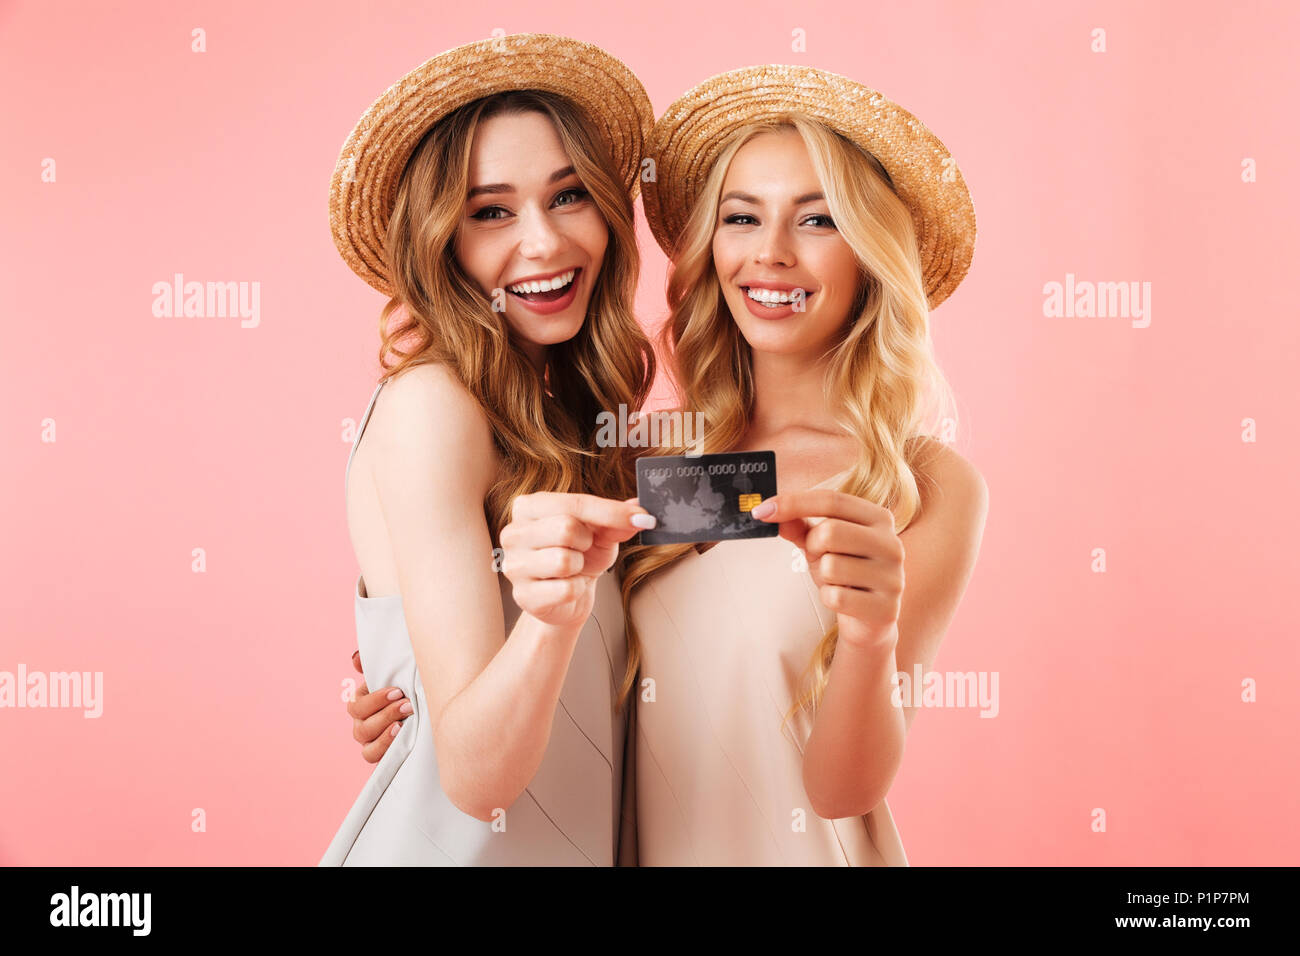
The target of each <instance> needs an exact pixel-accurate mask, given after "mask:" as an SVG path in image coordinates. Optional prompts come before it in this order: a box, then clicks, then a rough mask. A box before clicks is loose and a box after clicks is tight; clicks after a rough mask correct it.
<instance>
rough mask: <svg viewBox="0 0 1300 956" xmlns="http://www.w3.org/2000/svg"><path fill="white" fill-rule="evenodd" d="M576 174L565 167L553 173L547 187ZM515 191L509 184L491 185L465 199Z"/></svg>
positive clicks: (471, 193) (478, 189)
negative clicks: (484, 194)
mask: <svg viewBox="0 0 1300 956" xmlns="http://www.w3.org/2000/svg"><path fill="white" fill-rule="evenodd" d="M576 172H577V170H575V169H574V168H573V167H572V166H565V167H564V168H563V169H557V170H556V171H555V172H553V173H551V176H550V178H549V179H547V180H546V185H548V186H549V185H550V184H551V183H558V182H559V181H560V180H561V179H568V178H569V177H570V176H572V175H574V174H575V173H576ZM514 191H515V187H514V186H511V185H510V184H509V183H489V184H488V185H486V186H475V187H474V188H473V189H471V190H470V191H469V195H467V196H466V197H465V198H466V199H467V200H469V199H473V198H474V197H475V196H478V195H481V194H483V193H493V194H495V193H512V192H514Z"/></svg>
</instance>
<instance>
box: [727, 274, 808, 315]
mask: <svg viewBox="0 0 1300 956" xmlns="http://www.w3.org/2000/svg"><path fill="white" fill-rule="evenodd" d="M801 288H803V286H798V285H791V284H790V283H788V282H753V283H747V284H745V285H742V286H741V287H740V294H741V295H742V296H744V298H745V307H746V308H747V309H749V311H750V313H751V314H753V315H755V316H757V317H758V318H760V319H786V318H789V317H790V316H792V315H794V314H795V313H794V303H793V302H791V303H789V304H788V305H782V306H778V307H776V308H771V307H769V306H766V305H763V304H761V303H759V302H755V301H754V300H753V299H751V298H750V297H749V293H748V291H747V290H748V289H768V290H770V291H773V292H793V291H794V290H795V289H801ZM813 295H814V293H812V292H805V293H804V305H805V308H806V306H807V303H808V300H809V299H810V298H811V297H812V296H813Z"/></svg>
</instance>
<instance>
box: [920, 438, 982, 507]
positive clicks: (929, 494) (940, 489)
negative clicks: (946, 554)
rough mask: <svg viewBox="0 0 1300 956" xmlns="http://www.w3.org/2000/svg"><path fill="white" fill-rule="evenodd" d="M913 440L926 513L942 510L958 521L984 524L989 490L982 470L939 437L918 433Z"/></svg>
mask: <svg viewBox="0 0 1300 956" xmlns="http://www.w3.org/2000/svg"><path fill="white" fill-rule="evenodd" d="M912 441H913V442H914V443H915V445H916V452H915V454H916V457H915V459H914V472H915V474H916V479H917V481H916V484H917V489H918V490H919V491H920V493H921V513H922V515H925V514H927V513H939V512H942V513H944V514H946V515H951V516H952V517H953V518H954V519H955V520H965V521H970V522H975V523H978V524H982V523H983V520H984V516H985V514H986V513H987V512H988V499H989V489H988V484H987V483H986V482H985V481H984V476H983V475H981V474H980V472H979V469H978V468H976V467H975V466H974V465H973V464H972V463H971V462H970V461H969V460H967V459H966V458H965V457H964V456H963V455H962V454H961V453H959V452H958V451H957V450H956V449H954V448H952V447H951V446H949V445H946V444H944V443H943V442H941V441H938V440H937V439H934V438H930V437H928V436H918V437H917V438H914V439H913V440H912Z"/></svg>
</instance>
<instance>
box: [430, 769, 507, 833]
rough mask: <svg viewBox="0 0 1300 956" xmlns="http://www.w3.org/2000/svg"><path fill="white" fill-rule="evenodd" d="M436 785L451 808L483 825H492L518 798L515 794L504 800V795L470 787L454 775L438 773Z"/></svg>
mask: <svg viewBox="0 0 1300 956" xmlns="http://www.w3.org/2000/svg"><path fill="white" fill-rule="evenodd" d="M438 784H439V786H440V787H441V788H442V792H443V793H444V794H445V795H446V797H447V799H448V800H450V801H451V804H452V806H454V807H455V808H456V809H457V810H459V811H460V812H461V813H464V814H468V815H469V816H471V817H473V818H474V819H475V820H481V821H483V822H484V823H494V822H496V821H497V820H499V819H501V818H502V817H504V816H505V812H506V810H508V809H509V808H510V805H511V804H513V803H514V802H515V799H517V798H518V796H519V795H518V794H515V795H514V796H513V797H510V798H509V799H505V798H504V794H501V795H497V794H493V793H491V792H485V791H484V790H483V788H482V787H470V786H468V785H467V784H466V783H465V782H464V781H463V779H462V778H460V777H458V776H457V775H456V774H448V773H442V772H440V773H439V774H438Z"/></svg>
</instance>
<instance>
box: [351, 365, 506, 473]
mask: <svg viewBox="0 0 1300 956" xmlns="http://www.w3.org/2000/svg"><path fill="white" fill-rule="evenodd" d="M369 428H373V429H374V430H375V432H376V433H377V434H376V436H375V437H376V438H377V439H378V441H377V442H376V444H377V446H378V447H377V449H376V450H377V451H378V452H379V457H380V458H381V459H383V458H388V459H390V464H393V465H397V466H398V467H402V466H403V465H405V466H406V467H410V468H423V467H426V466H427V465H428V464H429V463H430V462H436V463H437V464H438V466H440V467H439V470H441V469H442V468H454V470H455V471H457V472H459V473H461V474H463V475H465V476H466V477H467V478H469V479H471V480H472V481H473V482H474V483H475V484H482V483H484V482H488V481H491V479H492V476H493V475H494V474H495V472H496V465H497V454H496V446H495V443H494V442H493V440H492V427H491V425H490V423H489V422H488V417H487V413H486V412H485V411H484V410H483V408H482V406H481V405H480V404H479V402H478V399H476V398H475V397H474V396H473V395H471V394H470V392H469V390H468V389H466V388H465V386H464V385H463V384H461V382H460V381H459V380H458V379H457V378H456V376H455V375H454V374H453V373H452V372H451V370H450V369H448V368H446V367H445V366H443V365H439V364H435V363H425V364H422V365H416V366H414V367H412V368H409V369H405V370H403V371H402V372H400V373H399V374H397V375H395V376H393V378H391V379H389V380H388V382H387V383H385V385H384V387H383V390H382V391H380V393H379V398H378V399H376V401H375V407H374V410H373V411H372V412H371V422H370V425H369ZM475 479H477V480H475Z"/></svg>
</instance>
